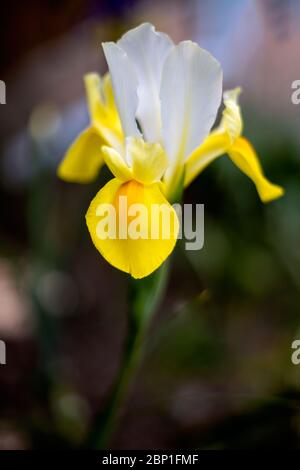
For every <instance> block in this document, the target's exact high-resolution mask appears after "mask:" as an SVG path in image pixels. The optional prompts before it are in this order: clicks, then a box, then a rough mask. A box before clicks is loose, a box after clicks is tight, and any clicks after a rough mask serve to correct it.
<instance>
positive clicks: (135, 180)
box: [58, 23, 283, 278]
mask: <svg viewBox="0 0 300 470" xmlns="http://www.w3.org/2000/svg"><path fill="white" fill-rule="evenodd" d="M103 49H104V54H105V56H106V60H107V63H108V68H109V75H108V74H107V75H106V76H105V77H104V79H103V80H101V79H100V77H98V76H97V75H96V74H89V75H87V76H86V79H85V83H86V89H87V98H88V105H89V111H90V118H91V125H90V127H89V128H88V129H86V130H84V131H83V132H82V133H81V134H80V136H79V137H78V138H77V139H76V141H75V142H74V143H73V144H72V145H71V147H70V149H69V151H68V152H67V154H66V156H65V158H64V160H63V161H62V163H61V165H60V167H59V169H58V174H59V176H60V177H61V178H63V179H65V180H67V181H78V182H88V181H91V180H92V179H94V178H95V177H96V176H97V174H98V172H99V170H100V167H101V166H102V164H103V162H105V163H106V165H107V166H108V168H109V169H110V170H111V172H112V174H113V176H114V178H112V179H111V180H110V181H109V182H108V183H107V184H106V185H105V186H104V187H103V188H102V189H100V191H99V192H98V193H97V195H96V196H95V198H94V199H93V201H92V202H91V205H90V207H89V209H88V211H87V214H86V221H87V226H88V229H89V232H90V235H91V238H92V241H93V243H94V245H95V246H96V248H97V249H98V251H99V252H100V253H101V254H102V256H103V257H104V258H105V259H106V260H107V261H108V262H109V263H110V264H112V265H113V266H115V267H117V268H118V269H120V270H122V271H125V272H127V273H129V274H131V275H132V276H133V277H134V278H142V277H145V276H147V275H149V274H151V273H152V272H153V271H154V270H156V269H157V268H158V267H159V266H160V265H161V264H162V263H163V262H164V261H165V259H166V258H167V257H168V256H169V254H170V253H171V252H172V251H173V249H174V247H175V244H176V239H177V235H178V228H179V227H178V225H179V222H178V218H177V215H176V212H175V211H174V209H173V208H172V206H171V204H170V203H172V202H175V201H176V199H177V198H178V194H181V191H182V187H183V186H184V187H186V186H188V185H189V184H190V183H191V181H192V180H193V179H194V178H195V177H196V176H197V175H198V174H199V173H200V172H201V171H202V170H203V169H204V168H205V167H206V166H207V165H208V164H209V163H210V162H212V161H213V160H214V159H216V158H217V157H219V156H221V155H223V154H228V155H229V157H230V159H231V160H232V161H233V162H234V163H235V164H236V165H237V167H238V168H239V169H240V170H241V171H242V172H244V173H245V174H246V175H247V176H248V177H250V178H251V179H252V180H253V182H254V184H255V185H256V188H257V191H258V194H259V196H260V198H261V200H262V201H263V202H268V201H271V200H273V199H276V198H278V197H280V196H281V195H282V194H283V190H282V188H281V187H279V186H277V185H274V184H272V183H270V182H269V181H268V180H267V179H266V178H265V176H264V174H263V171H262V168H261V166H260V163H259V160H258V157H257V156H256V154H255V151H254V149H253V148H252V146H251V144H250V143H249V142H248V141H247V140H246V139H245V138H244V137H242V127H243V126H242V118H241V111H240V107H239V105H238V94H239V89H235V90H231V91H228V92H225V93H224V105H225V108H224V111H223V116H222V119H221V122H220V125H219V126H218V127H217V128H216V129H215V130H213V131H212V132H211V133H210V130H211V128H212V126H213V124H214V121H215V119H216V115H217V112H218V108H219V106H220V102H221V98H222V70H221V66H220V64H219V63H218V62H217V60H216V59H215V58H214V57H212V56H211V54H209V53H208V52H207V51H206V50H204V49H202V48H201V47H199V46H198V44H196V43H194V42H191V41H183V42H180V43H179V44H177V45H174V44H173V42H172V41H171V39H170V38H169V37H168V36H167V35H166V34H164V33H160V32H157V31H155V28H154V27H153V26H152V25H151V24H148V23H145V24H142V25H140V26H139V27H137V28H135V29H132V30H130V31H128V32H127V33H126V34H124V36H122V38H121V39H120V40H119V41H118V42H117V43H113V42H108V43H104V44H103ZM120 196H125V197H127V201H128V207H131V206H134V205H135V204H142V205H143V206H145V207H146V208H148V209H150V208H151V207H152V206H153V205H165V206H167V207H168V208H169V215H170V217H171V221H172V223H171V227H172V230H171V232H170V234H169V237H168V238H166V237H163V235H162V232H163V226H164V219H163V218H161V219H160V220H158V221H156V223H157V224H158V225H159V226H158V233H159V236H158V237H157V238H155V239H154V238H151V236H149V237H146V238H142V237H141V238H138V239H132V238H131V237H129V236H125V237H120V236H117V237H115V238H109V237H105V236H103V235H105V234H103V232H104V226H103V225H101V223H99V221H100V220H101V218H100V211H99V208H101V207H103V205H107V204H110V205H112V206H113V207H114V208H115V209H116V213H117V214H118V215H119V214H120V200H121V198H120ZM149 213H150V211H149ZM122 217H123V219H122ZM149 217H150V216H149ZM126 218H127V220H124V216H121V217H120V218H118V219H117V220H118V224H119V225H123V224H124V225H126V227H127V225H128V222H130V221H131V220H132V219H133V214H131V215H130V213H129V212H128V214H127V215H126ZM125 222H126V223H125ZM149 223H150V224H151V221H150V220H149ZM127 235H128V234H127Z"/></svg>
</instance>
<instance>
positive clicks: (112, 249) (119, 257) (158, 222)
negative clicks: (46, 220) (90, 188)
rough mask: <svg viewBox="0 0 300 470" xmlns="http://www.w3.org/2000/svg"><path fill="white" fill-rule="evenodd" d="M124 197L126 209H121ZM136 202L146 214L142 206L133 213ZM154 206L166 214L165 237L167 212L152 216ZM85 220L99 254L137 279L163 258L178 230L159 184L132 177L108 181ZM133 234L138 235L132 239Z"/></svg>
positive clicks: (171, 248)
mask: <svg viewBox="0 0 300 470" xmlns="http://www.w3.org/2000/svg"><path fill="white" fill-rule="evenodd" d="M123 197H124V198H123ZM124 200H125V201H126V205H127V210H128V211H129V212H127V211H126V210H124V206H123V204H124ZM137 204H138V205H139V206H138V207H141V206H140V205H142V207H143V208H145V210H146V215H145V212H144V209H143V211H140V212H139V211H137V212H136V207H137V206H136V205H137ZM105 205H106V206H105ZM107 205H109V206H107ZM153 205H157V206H156V207H163V211H167V212H168V214H169V218H170V222H171V223H170V232H169V233H168V234H167V235H168V236H167V237H166V236H165V234H164V229H165V227H166V225H165V224H166V213H164V215H160V217H159V218H156V217H155V218H154V216H153V215H152V213H151V210H152V207H153ZM105 208H107V212H106V214H104V212H105V211H103V209H105ZM111 208H113V212H115V214H116V220H117V222H116V224H115V238H113V236H112V234H111V233H109V232H108V220H109V221H111V219H110V217H111V213H112V212H111ZM142 214H144V215H145V216H142ZM105 217H106V218H107V219H106V220H105ZM86 222H87V226H88V229H89V232H90V235H91V238H92V240H93V243H94V245H95V246H96V248H97V250H98V251H99V252H100V253H101V254H102V256H103V257H104V258H105V259H106V260H107V261H108V262H109V263H110V264H111V265H112V266H114V267H116V268H118V269H120V270H121V271H124V272H126V273H129V274H131V276H133V277H134V278H136V279H140V278H143V277H145V276H148V275H149V274H151V273H152V272H153V271H155V270H156V269H157V268H158V267H159V266H160V265H161V264H162V263H163V262H164V261H165V259H166V258H167V257H168V256H169V255H170V253H171V252H172V251H173V249H174V247H175V244H176V239H177V235H178V230H179V222H178V218H177V215H176V212H175V211H174V209H173V208H172V206H170V204H169V203H168V201H167V200H166V199H165V197H164V196H163V194H162V193H161V191H160V189H159V184H158V183H154V184H152V185H149V186H145V185H142V184H141V183H138V182H137V181H134V180H131V181H128V182H127V183H123V182H122V181H120V180H119V179H117V178H114V179H112V180H111V181H109V182H108V183H107V184H106V185H105V186H104V187H103V188H102V189H101V190H100V191H99V192H98V194H97V195H96V197H95V198H94V199H93V201H92V202H91V204H90V207H89V209H88V211H87V214H86ZM110 226H111V225H110ZM152 230H154V232H155V235H156V237H155V236H153V234H152ZM133 233H135V234H136V233H137V234H139V233H140V234H141V236H140V237H137V238H133Z"/></svg>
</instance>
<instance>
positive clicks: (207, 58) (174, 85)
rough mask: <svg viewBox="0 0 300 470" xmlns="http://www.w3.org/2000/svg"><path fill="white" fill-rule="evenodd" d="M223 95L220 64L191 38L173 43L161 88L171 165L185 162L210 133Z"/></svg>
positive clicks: (164, 128)
mask: <svg viewBox="0 0 300 470" xmlns="http://www.w3.org/2000/svg"><path fill="white" fill-rule="evenodd" d="M221 96H222V70H221V66H220V64H219V63H218V62H217V61H216V60H215V59H214V58H213V57H212V56H211V55H210V54H209V53H208V52H207V51H205V50H204V49H201V47H199V46H198V44H195V43H193V42H191V41H183V42H181V43H179V44H178V45H177V46H175V47H173V49H172V50H171V51H170V52H169V54H168V56H167V58H166V61H165V64H164V67H163V71H162V79H161V90H160V98H161V112H162V132H163V141H164V145H165V148H166V151H167V154H168V156H169V159H170V164H171V166H172V165H173V166H174V165H176V164H178V162H179V161H181V162H183V160H184V159H186V157H188V155H189V154H190V153H191V152H192V151H193V150H194V149H195V148H196V147H198V146H199V144H201V142H202V141H203V139H204V138H205V137H206V136H207V135H208V133H209V131H210V129H211V127H212V125H213V123H214V121H215V118H216V114H217V111H218V108H219V105H220V102H221ZM170 171H171V172H172V168H171V169H170Z"/></svg>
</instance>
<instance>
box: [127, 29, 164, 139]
mask: <svg viewBox="0 0 300 470" xmlns="http://www.w3.org/2000/svg"><path fill="white" fill-rule="evenodd" d="M118 45H119V46H120V47H121V48H122V49H123V50H124V51H125V52H126V54H127V56H128V58H129V59H130V61H131V63H132V66H133V68H134V70H135V72H136V76H137V79H138V89H137V94H138V99H139V104H138V109H137V118H138V120H139V122H140V124H141V127H142V129H143V134H144V137H145V139H146V140H148V141H151V142H159V141H161V112H160V99H159V91H160V82H161V74H162V68H163V65H164V62H165V59H166V56H167V54H168V52H169V51H170V49H171V48H172V46H173V42H172V41H171V39H170V38H169V37H168V36H167V35H166V34H164V33H159V32H157V31H155V28H154V26H153V25H151V24H149V23H144V24H141V25H140V26H138V27H137V28H134V29H132V30H130V31H128V32H127V33H126V34H124V36H123V37H122V38H121V39H120V40H119V41H118Z"/></svg>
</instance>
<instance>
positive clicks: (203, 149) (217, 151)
mask: <svg viewBox="0 0 300 470" xmlns="http://www.w3.org/2000/svg"><path fill="white" fill-rule="evenodd" d="M229 146H230V138H229V136H228V134H227V132H223V133H211V134H210V135H209V136H208V137H207V138H206V139H205V140H204V142H203V144H201V145H200V146H199V147H198V148H196V149H195V150H194V151H193V152H192V153H191V155H190V156H189V158H188V160H187V162H186V165H185V179H184V187H187V186H188V185H189V184H190V183H191V182H192V181H193V180H194V179H195V178H196V176H198V175H199V173H201V171H203V170H204V169H205V168H206V167H207V166H208V165H209V164H210V163H211V162H213V161H214V160H215V159H216V158H218V157H220V156H221V155H224V154H225V153H226V152H227V150H228V148H229Z"/></svg>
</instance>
